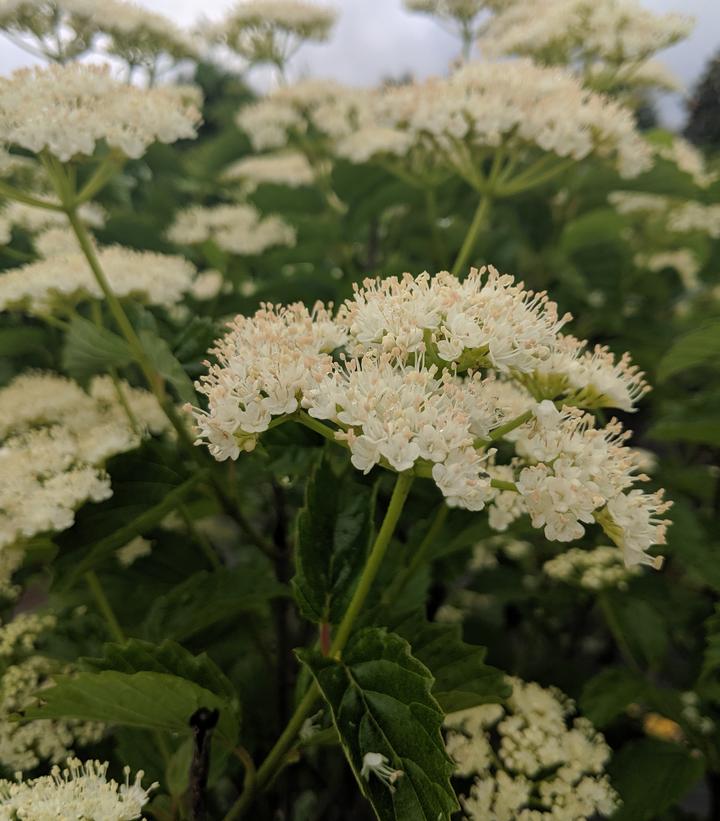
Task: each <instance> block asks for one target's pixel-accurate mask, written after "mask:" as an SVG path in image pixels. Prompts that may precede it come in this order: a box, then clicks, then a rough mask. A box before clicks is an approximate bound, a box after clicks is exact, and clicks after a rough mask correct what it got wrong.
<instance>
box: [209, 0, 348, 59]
mask: <svg viewBox="0 0 720 821" xmlns="http://www.w3.org/2000/svg"><path fill="white" fill-rule="evenodd" d="M336 17H337V12H336V11H335V9H334V8H332V7H330V6H328V5H320V4H317V3H311V2H305V0H236V2H235V3H234V4H233V5H232V6H230V8H229V9H228V10H227V12H226V13H225V15H224V17H223V18H222V19H221V20H219V21H217V22H215V23H206V24H205V25H204V26H203V27H202V33H203V34H204V36H205V37H206V39H208V40H209V41H210V42H214V43H222V44H224V45H226V46H227V47H228V48H229V49H230V50H231V51H233V52H235V53H236V54H239V55H240V56H241V57H242V58H243V59H245V60H247V61H248V62H249V63H250V64H251V65H252V64H257V63H273V64H274V65H276V66H278V67H279V68H280V69H281V70H283V69H284V67H285V65H286V63H287V62H288V61H289V60H290V59H291V58H292V57H293V56H294V55H295V53H296V52H297V50H298V48H299V47H300V46H301V45H302V44H303V43H304V42H308V41H311V42H322V41H324V40H327V38H328V36H329V34H330V30H331V29H332V27H333V25H334V23H335V19H336Z"/></svg>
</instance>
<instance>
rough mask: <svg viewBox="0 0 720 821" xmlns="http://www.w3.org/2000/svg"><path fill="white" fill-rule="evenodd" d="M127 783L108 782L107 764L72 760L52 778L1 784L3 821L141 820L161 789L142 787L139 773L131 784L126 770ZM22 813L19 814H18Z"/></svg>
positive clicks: (52, 773)
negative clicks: (16, 820) (59, 820)
mask: <svg viewBox="0 0 720 821" xmlns="http://www.w3.org/2000/svg"><path fill="white" fill-rule="evenodd" d="M123 772H124V776H125V779H124V782H123V783H118V782H117V781H115V780H114V779H108V764H107V763H105V762H100V761H85V762H82V761H80V760H79V759H77V758H69V759H68V760H67V766H66V767H64V768H63V769H61V768H60V767H53V769H52V770H51V772H50V775H43V776H40V777H39V778H33V779H30V780H28V781H22V780H20V779H18V780H17V781H15V782H12V781H3V782H0V811H2V814H3V816H2V817H4V818H8V819H14V818H33V819H36V821H50V819H53V818H88V819H89V818H97V819H100V818H102V819H103V821H132V819H137V818H140V813H141V812H142V808H143V806H144V805H145V804H146V803H147V802H148V801H149V799H150V793H151V792H152V791H153V790H154V789H156V788H157V787H158V786H159V785H158V784H157V783H155V784H151V785H150V786H149V787H143V786H142V779H143V777H144V773H143V771H142V770H139V771H138V772H137V774H136V775H135V778H134V779H133V780H132V781H130V768H129V767H125V768H124V771H123ZM16 813H19V814H16Z"/></svg>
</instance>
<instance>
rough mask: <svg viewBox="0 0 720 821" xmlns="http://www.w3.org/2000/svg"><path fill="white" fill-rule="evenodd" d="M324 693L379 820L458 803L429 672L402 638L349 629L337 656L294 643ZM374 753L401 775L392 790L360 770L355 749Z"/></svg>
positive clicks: (427, 818)
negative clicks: (400, 771) (451, 782)
mask: <svg viewBox="0 0 720 821" xmlns="http://www.w3.org/2000/svg"><path fill="white" fill-rule="evenodd" d="M297 655H298V658H299V659H300V661H302V663H303V664H305V665H306V666H307V667H308V669H309V670H310V672H311V673H312V675H313V676H314V678H315V681H316V682H317V684H318V687H319V688H320V691H321V693H322V695H323V697H324V698H325V700H326V701H327V703H328V705H329V707H330V710H331V713H332V719H333V723H334V725H335V728H336V729H337V732H338V735H339V736H340V740H341V743H342V746H343V750H344V752H345V756H346V758H347V760H348V762H349V764H350V767H351V768H352V771H353V773H354V774H355V778H356V779H357V782H358V784H359V786H360V789H361V791H362V793H363V795H364V796H365V797H366V798H367V799H368V800H369V801H370V803H371V804H372V807H373V809H374V811H375V815H376V816H377V818H378V819H380V821H407V819H410V818H412V819H413V821H444V819H449V818H450V816H451V814H452V813H453V812H454V811H456V810H457V809H459V807H458V803H457V799H456V798H455V793H454V792H453V789H452V787H451V785H450V776H451V775H452V772H453V765H452V762H451V761H450V759H449V758H448V755H447V753H446V752H445V747H444V744H443V740H442V736H441V735H440V727H441V724H442V720H443V714H442V711H441V710H440V707H439V705H438V703H437V702H436V701H435V699H434V698H433V697H432V695H431V693H430V690H431V687H432V675H431V673H430V671H429V670H428V669H427V668H426V667H425V665H423V664H421V663H420V662H419V661H418V660H417V659H416V658H414V657H413V656H412V654H411V652H410V645H409V644H408V643H407V642H406V641H405V640H404V639H402V638H400V636H396V635H395V634H393V633H388V632H386V631H385V630H384V629H378V628H368V629H364V630H360V631H359V632H357V633H356V634H355V635H354V636H353V638H352V639H351V641H350V642H349V643H348V645H347V647H346V648H345V650H344V652H343V655H342V659H332V658H327V657H325V656H322V655H321V654H320V653H318V652H317V651H309V650H301V651H298V654H297ZM367 753H380V754H381V755H383V756H385V757H386V758H387V760H388V762H389V766H390V767H392V768H393V769H396V770H402V772H403V776H402V777H401V778H400V779H399V780H398V781H397V782H396V783H395V791H394V792H392V791H391V790H390V788H389V786H388V785H386V784H385V783H383V782H382V781H381V780H380V779H379V778H378V777H377V776H376V775H375V774H371V775H370V777H369V779H366V778H364V777H363V776H362V775H361V770H362V767H363V757H364V756H365V755H366V754H367Z"/></svg>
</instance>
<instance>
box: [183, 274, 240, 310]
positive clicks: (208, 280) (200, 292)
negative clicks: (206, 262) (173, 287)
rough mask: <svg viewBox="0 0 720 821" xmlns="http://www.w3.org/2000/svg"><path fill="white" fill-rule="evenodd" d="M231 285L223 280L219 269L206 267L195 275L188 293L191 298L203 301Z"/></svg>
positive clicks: (212, 297)
mask: <svg viewBox="0 0 720 821" xmlns="http://www.w3.org/2000/svg"><path fill="white" fill-rule="evenodd" d="M231 287H232V285H231V284H230V283H226V282H225V277H224V276H223V275H222V274H221V273H220V271H215V270H214V269H212V268H208V269H207V270H205V271H200V273H199V274H198V275H197V276H196V277H195V281H194V282H193V284H192V288H191V289H190V294H191V296H192V298H193V299H197V300H198V301H199V302H204V301H205V300H208V299H214V298H215V297H216V296H217V295H218V294H219V293H221V292H223V291H225V290H229V288H231Z"/></svg>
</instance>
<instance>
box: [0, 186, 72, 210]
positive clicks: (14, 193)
mask: <svg viewBox="0 0 720 821" xmlns="http://www.w3.org/2000/svg"><path fill="white" fill-rule="evenodd" d="M0 196H1V197H7V198H8V199H9V200H17V201H18V202H24V203H25V204H26V205H32V206H34V207H35V208H44V209H45V210H46V211H64V210H65V209H64V208H63V207H62V205H59V204H56V203H54V202H45V200H39V199H37V197H31V196H30V195H29V194H25V193H23V192H22V191H20V190H19V189H17V188H15V186H13V185H9V184H8V183H6V182H1V181H0Z"/></svg>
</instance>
